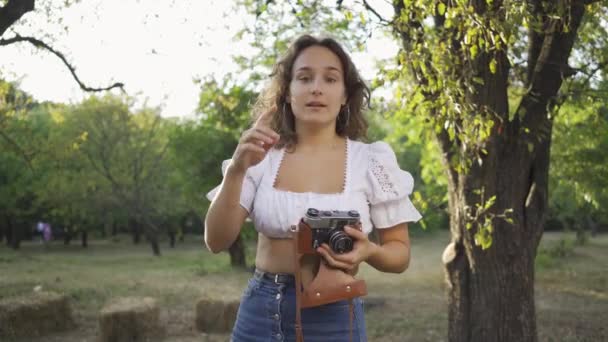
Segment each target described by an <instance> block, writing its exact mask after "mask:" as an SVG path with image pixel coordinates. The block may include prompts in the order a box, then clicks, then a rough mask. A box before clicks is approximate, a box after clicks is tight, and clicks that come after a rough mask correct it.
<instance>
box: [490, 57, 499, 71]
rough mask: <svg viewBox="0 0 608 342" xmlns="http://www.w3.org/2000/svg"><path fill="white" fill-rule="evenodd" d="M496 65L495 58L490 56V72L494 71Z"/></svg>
mask: <svg viewBox="0 0 608 342" xmlns="http://www.w3.org/2000/svg"><path fill="white" fill-rule="evenodd" d="M497 65H498V62H496V59H495V58H492V60H491V61H490V72H491V73H493V74H495V73H496V67H497Z"/></svg>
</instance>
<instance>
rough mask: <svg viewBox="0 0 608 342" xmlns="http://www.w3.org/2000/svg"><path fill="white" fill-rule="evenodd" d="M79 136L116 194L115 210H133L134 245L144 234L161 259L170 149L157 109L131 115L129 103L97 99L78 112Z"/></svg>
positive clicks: (75, 117)
mask: <svg viewBox="0 0 608 342" xmlns="http://www.w3.org/2000/svg"><path fill="white" fill-rule="evenodd" d="M71 119H72V120H74V121H75V122H74V124H73V127H74V128H75V129H76V131H75V132H73V134H74V135H75V136H76V137H78V136H80V137H82V142H81V144H80V146H79V150H80V151H81V152H82V153H83V154H84V156H86V158H87V160H88V162H89V163H90V166H91V167H92V168H93V170H95V172H97V173H98V175H99V176H101V177H103V179H104V181H105V185H103V187H104V188H105V187H108V188H109V189H111V192H112V194H113V199H114V201H115V202H114V204H115V206H122V207H124V208H127V209H128V210H129V218H130V220H131V227H132V229H133V236H134V242H138V241H139V234H140V233H141V231H140V229H143V233H144V235H145V236H146V239H147V240H148V242H150V244H151V247H152V250H153V252H154V254H155V255H160V248H159V245H158V233H159V232H160V228H159V226H158V224H159V222H161V220H160V218H161V216H162V212H163V208H166V207H167V206H168V203H167V202H168V201H169V199H167V198H166V196H165V194H166V193H165V191H166V190H167V186H168V185H167V184H166V183H163V179H164V178H165V176H166V174H167V172H168V171H167V167H168V166H167V165H166V163H165V159H164V157H165V152H166V150H167V146H168V138H167V135H166V132H165V131H163V129H162V124H161V118H160V116H159V114H158V113H157V112H156V111H155V110H149V109H143V110H141V111H139V112H137V113H135V114H131V112H130V110H129V103H128V101H127V100H125V99H122V98H117V97H113V96H106V97H103V98H96V97H91V98H89V99H88V100H87V101H85V102H83V103H82V104H81V105H78V106H76V108H74V112H73V113H71Z"/></svg>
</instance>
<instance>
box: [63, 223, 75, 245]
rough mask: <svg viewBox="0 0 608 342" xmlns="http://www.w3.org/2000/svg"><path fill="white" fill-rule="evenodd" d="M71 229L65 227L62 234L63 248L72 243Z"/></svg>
mask: <svg viewBox="0 0 608 342" xmlns="http://www.w3.org/2000/svg"><path fill="white" fill-rule="evenodd" d="M73 235H74V234H73V228H72V227H70V226H66V228H65V230H64V232H63V244H64V245H65V246H68V245H69V244H70V242H71V241H72V237H73Z"/></svg>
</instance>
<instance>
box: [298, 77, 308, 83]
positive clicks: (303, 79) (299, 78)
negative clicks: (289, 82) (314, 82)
mask: <svg viewBox="0 0 608 342" xmlns="http://www.w3.org/2000/svg"><path fill="white" fill-rule="evenodd" d="M298 80H300V81H304V82H308V81H309V80H310V77H308V76H300V77H298Z"/></svg>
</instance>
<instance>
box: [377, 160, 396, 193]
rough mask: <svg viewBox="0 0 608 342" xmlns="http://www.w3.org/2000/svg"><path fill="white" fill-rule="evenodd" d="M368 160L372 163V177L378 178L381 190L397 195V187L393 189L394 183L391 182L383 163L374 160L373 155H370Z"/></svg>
mask: <svg viewBox="0 0 608 342" xmlns="http://www.w3.org/2000/svg"><path fill="white" fill-rule="evenodd" d="M370 162H371V164H372V165H371V171H372V173H373V174H374V177H376V180H378V183H379V184H380V187H381V188H382V191H384V192H385V193H388V194H393V195H395V196H396V197H398V196H399V192H397V189H395V184H393V182H391V180H390V177H389V175H388V173H387V172H386V169H385V168H384V165H382V164H380V162H378V160H376V158H374V157H371V159H370Z"/></svg>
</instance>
